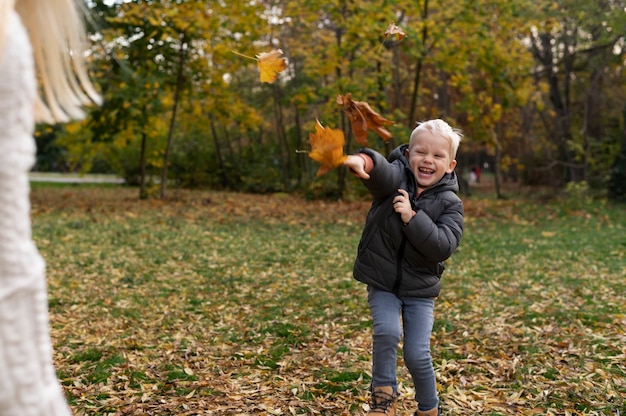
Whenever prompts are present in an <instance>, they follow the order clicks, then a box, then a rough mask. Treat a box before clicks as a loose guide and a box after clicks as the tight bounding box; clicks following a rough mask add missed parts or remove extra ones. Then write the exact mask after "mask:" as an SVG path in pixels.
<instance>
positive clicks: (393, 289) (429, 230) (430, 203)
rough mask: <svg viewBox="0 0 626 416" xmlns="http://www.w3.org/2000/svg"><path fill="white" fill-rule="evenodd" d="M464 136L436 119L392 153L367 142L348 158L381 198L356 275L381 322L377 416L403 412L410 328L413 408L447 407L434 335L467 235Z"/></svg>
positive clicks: (428, 414)
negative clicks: (460, 171)
mask: <svg viewBox="0 0 626 416" xmlns="http://www.w3.org/2000/svg"><path fill="white" fill-rule="evenodd" d="M460 141H461V133H460V131H458V130H456V129H453V128H452V127H450V126H449V125H448V124H447V123H446V122H444V121H443V120H429V121H426V122H423V123H420V124H419V125H418V126H417V127H416V128H415V130H413V132H412V133H411V139H410V142H409V144H408V145H407V144H404V145H401V146H399V147H397V148H396V149H395V150H393V151H392V152H391V154H390V155H389V158H388V159H385V158H384V157H383V156H382V155H381V154H379V153H377V152H375V151H373V150H371V149H362V150H360V151H359V152H358V153H356V154H354V155H350V156H348V159H347V160H346V161H345V162H344V164H345V165H346V166H347V167H348V168H349V169H350V170H351V172H352V174H353V175H355V176H357V177H359V178H361V179H362V181H363V183H364V184H365V186H366V187H367V188H368V189H369V191H370V193H371V194H372V197H373V202H372V206H371V208H370V211H369V213H368V215H367V219H366V223H365V228H364V229H363V234H362V236H361V241H360V242H359V247H358V254H357V258H356V261H355V264H354V277H355V278H356V279H357V280H359V281H361V282H363V283H365V284H367V291H368V302H369V307H370V311H371V314H372V320H373V323H374V334H373V354H372V397H371V405H370V412H369V415H370V416H375V415H376V416H382V415H392V416H393V415H395V414H396V400H397V397H398V392H397V379H396V353H397V349H398V343H399V341H400V337H401V336H402V331H403V329H404V346H403V350H404V362H405V364H406V366H407V368H408V369H409V372H410V373H411V377H412V379H413V383H414V385H415V400H416V401H417V402H418V408H417V410H416V411H415V412H414V413H413V415H414V416H436V415H438V414H440V409H439V398H438V396H437V389H436V383H435V371H434V369H433V364H432V359H431V356H430V336H431V331H432V328H433V321H434V317H433V314H434V305H435V300H434V299H435V298H436V297H437V296H438V295H439V291H440V279H441V275H442V273H443V271H444V261H445V260H446V259H448V258H449V257H450V256H451V255H452V253H454V251H455V250H456V248H457V247H458V246H459V242H460V241H461V236H462V234H463V204H462V202H461V200H460V199H459V197H458V196H457V195H456V192H457V191H458V189H459V187H458V182H457V177H456V174H455V172H454V167H455V166H456V160H455V157H456V152H457V149H458V147H459V143H460ZM400 318H402V325H401V323H400Z"/></svg>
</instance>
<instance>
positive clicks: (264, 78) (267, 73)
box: [256, 49, 287, 84]
mask: <svg viewBox="0 0 626 416" xmlns="http://www.w3.org/2000/svg"><path fill="white" fill-rule="evenodd" d="M282 54H283V51H282V50H280V49H274V50H273V51H271V52H263V53H260V54H258V55H256V58H257V65H258V67H259V72H260V73H261V82H267V83H270V84H271V83H273V82H274V81H276V78H277V77H278V73H280V72H283V71H284V70H285V69H286V68H287V61H286V59H285V58H283V57H282Z"/></svg>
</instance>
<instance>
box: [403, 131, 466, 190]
mask: <svg viewBox="0 0 626 416" xmlns="http://www.w3.org/2000/svg"><path fill="white" fill-rule="evenodd" d="M406 157H407V159H408V160H409V166H411V170H412V171H413V174H414V175H415V178H416V179H417V185H418V187H419V188H422V189H425V188H428V187H430V186H433V185H434V184H436V183H437V182H439V181H440V180H441V178H443V175H445V174H446V173H451V172H452V171H453V170H454V167H455V166H456V160H454V159H452V155H451V153H450V142H449V141H448V140H447V139H445V138H443V137H441V136H438V135H435V134H433V133H431V132H430V131H427V130H425V131H422V132H420V133H419V134H418V135H417V136H414V138H413V140H412V141H411V143H410V145H409V148H408V150H407V155H406Z"/></svg>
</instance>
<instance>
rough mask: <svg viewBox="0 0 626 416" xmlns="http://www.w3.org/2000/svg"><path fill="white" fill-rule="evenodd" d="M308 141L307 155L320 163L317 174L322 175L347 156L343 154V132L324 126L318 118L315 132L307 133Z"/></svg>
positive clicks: (343, 160)
mask: <svg viewBox="0 0 626 416" xmlns="http://www.w3.org/2000/svg"><path fill="white" fill-rule="evenodd" d="M309 141H310V143H311V151H310V152H309V157H310V158H311V159H313V160H315V161H316V162H318V163H320V164H321V165H322V166H320V168H319V170H318V171H317V176H322V175H324V174H325V173H327V172H328V171H329V170H331V169H332V168H336V167H337V166H340V165H341V164H342V163H343V162H345V160H346V159H347V158H348V157H347V156H346V155H344V154H343V145H344V143H345V139H344V137H343V132H342V131H341V130H337V129H331V128H328V127H324V126H322V124H321V123H320V122H319V120H316V124H315V133H311V134H310V135H309Z"/></svg>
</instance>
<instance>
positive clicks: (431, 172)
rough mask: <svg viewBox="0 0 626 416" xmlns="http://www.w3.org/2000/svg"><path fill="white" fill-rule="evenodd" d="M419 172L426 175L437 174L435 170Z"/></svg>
mask: <svg viewBox="0 0 626 416" xmlns="http://www.w3.org/2000/svg"><path fill="white" fill-rule="evenodd" d="M419 172H420V173H423V174H424V175H432V174H433V173H435V171H434V170H432V169H426V168H419Z"/></svg>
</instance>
